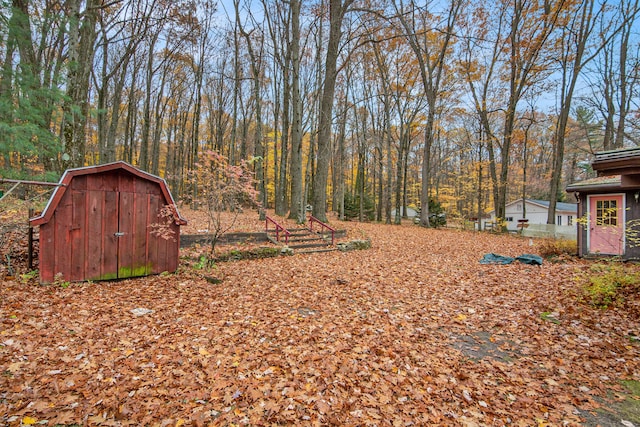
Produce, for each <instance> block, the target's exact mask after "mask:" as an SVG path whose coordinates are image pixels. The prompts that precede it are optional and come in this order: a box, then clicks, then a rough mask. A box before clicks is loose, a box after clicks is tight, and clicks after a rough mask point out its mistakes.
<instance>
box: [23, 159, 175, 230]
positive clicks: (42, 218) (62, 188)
mask: <svg viewBox="0 0 640 427" xmlns="http://www.w3.org/2000/svg"><path fill="white" fill-rule="evenodd" d="M118 169H121V170H124V171H126V172H128V173H130V174H132V175H134V176H137V177H138V178H141V179H144V180H147V181H151V182H154V183H156V184H157V185H158V186H159V188H160V191H161V192H162V194H163V196H164V198H165V200H166V201H167V202H168V204H169V205H172V206H173V207H174V208H173V217H174V221H175V223H176V224H179V225H185V224H186V223H187V221H186V220H185V219H184V218H182V216H180V213H179V212H178V210H177V209H176V208H175V206H176V205H175V202H174V200H173V197H172V196H171V192H170V191H169V187H168V186H167V182H166V181H165V180H164V179H162V178H160V177H158V176H156V175H153V174H150V173H148V172H145V171H142V170H140V169H138V168H136V167H134V166H132V165H130V164H129V163H127V162H123V161H118V162H113V163H105V164H103V165H97V166H85V167H81V168H75V169H67V170H66V171H65V172H64V174H63V175H62V178H60V182H59V183H58V187H56V189H55V191H54V192H53V194H52V195H51V198H50V199H49V202H47V206H46V207H45V208H44V210H43V211H42V213H41V214H40V215H38V216H36V217H33V218H31V219H30V220H29V222H30V223H31V225H42V224H46V223H47V222H49V220H50V219H51V217H52V216H53V213H54V212H55V210H56V208H57V207H58V204H59V203H60V200H61V199H62V196H64V194H65V192H66V191H67V189H68V187H69V184H70V183H71V180H72V179H73V178H74V177H76V176H82V175H93V174H100V173H105V172H111V171H114V170H118Z"/></svg>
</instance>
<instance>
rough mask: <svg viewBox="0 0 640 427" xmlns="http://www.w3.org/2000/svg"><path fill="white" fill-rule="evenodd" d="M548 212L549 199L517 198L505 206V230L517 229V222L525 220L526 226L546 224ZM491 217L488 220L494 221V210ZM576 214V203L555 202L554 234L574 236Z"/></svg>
mask: <svg viewBox="0 0 640 427" xmlns="http://www.w3.org/2000/svg"><path fill="white" fill-rule="evenodd" d="M548 213H549V201H548V200H531V199H524V203H523V199H518V200H515V201H513V202H511V203H508V204H507V205H506V206H505V218H503V219H504V221H506V223H507V230H509V231H518V230H520V228H519V227H518V224H519V223H522V222H525V221H522V220H524V219H526V220H528V221H526V223H527V225H528V226H531V225H537V224H544V225H546V224H547V215H548ZM489 214H490V216H491V218H490V220H489V221H491V222H496V213H495V211H491V212H489ZM577 215H578V205H577V204H575V203H564V202H557V203H556V218H555V219H556V223H555V227H554V229H555V231H556V234H558V233H559V234H562V235H564V234H568V235H573V236H574V238H575V220H576V218H577ZM519 220H520V221H519Z"/></svg>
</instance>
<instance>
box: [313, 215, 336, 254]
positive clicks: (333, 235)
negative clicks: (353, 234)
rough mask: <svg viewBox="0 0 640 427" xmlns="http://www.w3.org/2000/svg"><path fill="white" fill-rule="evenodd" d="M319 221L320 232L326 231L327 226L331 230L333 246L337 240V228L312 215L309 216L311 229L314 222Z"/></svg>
mask: <svg viewBox="0 0 640 427" xmlns="http://www.w3.org/2000/svg"><path fill="white" fill-rule="evenodd" d="M314 222H317V223H318V224H319V225H320V233H322V232H323V231H324V229H325V228H326V229H327V230H329V231H331V246H333V243H334V241H335V232H336V229H335V228H333V227H331V226H330V225H328V224H325V223H324V222H322V221H320V220H319V219H318V218H316V217H315V216H313V215H311V216H309V231H313V223H314Z"/></svg>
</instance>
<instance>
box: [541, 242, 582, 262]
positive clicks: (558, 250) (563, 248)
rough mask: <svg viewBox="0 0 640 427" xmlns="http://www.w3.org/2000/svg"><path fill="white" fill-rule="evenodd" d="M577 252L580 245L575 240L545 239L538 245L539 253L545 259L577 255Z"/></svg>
mask: <svg viewBox="0 0 640 427" xmlns="http://www.w3.org/2000/svg"><path fill="white" fill-rule="evenodd" d="M577 252H578V245H577V243H576V242H575V240H555V239H545V240H542V241H541V242H540V243H539V244H538V253H539V254H540V256H541V257H543V258H551V257H558V256H562V255H575V254H576V253H577Z"/></svg>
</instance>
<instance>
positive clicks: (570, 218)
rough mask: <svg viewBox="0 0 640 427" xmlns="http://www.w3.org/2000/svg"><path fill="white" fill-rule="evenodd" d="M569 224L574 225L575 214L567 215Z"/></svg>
mask: <svg viewBox="0 0 640 427" xmlns="http://www.w3.org/2000/svg"><path fill="white" fill-rule="evenodd" d="M567 225H573V215H567Z"/></svg>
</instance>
